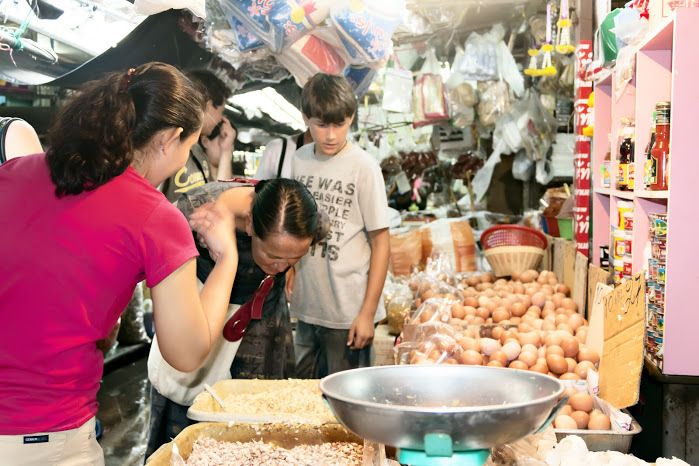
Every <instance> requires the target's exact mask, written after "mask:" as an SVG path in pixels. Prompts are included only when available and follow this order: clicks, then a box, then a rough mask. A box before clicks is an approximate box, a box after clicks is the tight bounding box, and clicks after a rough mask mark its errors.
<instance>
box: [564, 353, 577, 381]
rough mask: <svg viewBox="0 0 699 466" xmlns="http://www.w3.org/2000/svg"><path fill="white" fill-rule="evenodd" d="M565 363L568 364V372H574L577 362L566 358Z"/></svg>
mask: <svg viewBox="0 0 699 466" xmlns="http://www.w3.org/2000/svg"><path fill="white" fill-rule="evenodd" d="M566 363H567V364H568V372H575V367H576V366H577V365H578V362H577V361H576V360H575V359H573V358H566ZM578 378H579V377H578Z"/></svg>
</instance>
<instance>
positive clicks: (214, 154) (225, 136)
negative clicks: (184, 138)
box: [201, 118, 237, 180]
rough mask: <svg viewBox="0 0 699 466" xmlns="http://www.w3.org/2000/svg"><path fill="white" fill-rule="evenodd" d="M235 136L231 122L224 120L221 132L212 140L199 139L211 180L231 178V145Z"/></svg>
mask: <svg viewBox="0 0 699 466" xmlns="http://www.w3.org/2000/svg"><path fill="white" fill-rule="evenodd" d="M236 136H237V134H236V131H235V129H234V128H233V126H232V125H231V122H230V121H228V119H227V118H224V119H223V120H222V123H221V132H220V133H219V134H218V136H216V137H215V138H213V139H209V138H207V137H206V136H204V137H202V138H201V145H202V147H203V148H204V150H206V159H207V161H208V162H209V168H210V170H211V179H212V180H230V179H231V178H233V145H234V144H235V138H236Z"/></svg>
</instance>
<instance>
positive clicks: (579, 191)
mask: <svg viewBox="0 0 699 466" xmlns="http://www.w3.org/2000/svg"><path fill="white" fill-rule="evenodd" d="M575 56H576V63H575V66H576V73H575V76H576V77H575V154H574V158H573V163H574V164H575V175H574V176H575V178H574V180H573V186H574V187H575V207H574V208H573V214H574V219H573V225H574V227H575V230H574V234H575V242H576V243H577V248H578V251H579V252H581V253H582V254H585V255H586V256H588V257H589V255H590V254H589V251H590V187H591V179H592V176H591V173H590V155H591V151H592V144H590V138H589V137H587V136H583V128H584V127H586V126H588V125H593V124H594V122H593V121H592V109H591V108H590V107H589V106H588V105H587V103H588V98H589V97H590V93H591V92H592V83H591V82H590V81H584V80H583V79H582V75H583V74H584V71H585V67H586V66H587V64H589V63H590V62H591V61H592V57H593V55H592V41H580V43H579V44H578V47H577V50H576V52H575Z"/></svg>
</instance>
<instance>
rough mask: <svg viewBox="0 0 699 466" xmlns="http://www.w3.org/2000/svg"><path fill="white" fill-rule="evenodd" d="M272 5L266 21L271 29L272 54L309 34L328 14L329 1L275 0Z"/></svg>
mask: <svg viewBox="0 0 699 466" xmlns="http://www.w3.org/2000/svg"><path fill="white" fill-rule="evenodd" d="M272 3H273V6H272V8H271V10H270V12H269V16H268V18H267V21H269V23H270V25H271V27H272V37H273V38H274V46H273V47H271V48H272V51H274V52H279V51H280V50H283V49H284V48H286V47H288V46H289V45H291V44H292V43H294V42H296V41H297V40H299V39H300V38H301V37H303V36H304V35H306V34H308V33H309V32H311V31H312V30H313V29H315V27H316V26H317V25H319V24H321V23H322V22H323V21H325V19H326V18H327V17H328V15H329V14H330V1H329V0H301V1H295V0H275V1H273V2H272Z"/></svg>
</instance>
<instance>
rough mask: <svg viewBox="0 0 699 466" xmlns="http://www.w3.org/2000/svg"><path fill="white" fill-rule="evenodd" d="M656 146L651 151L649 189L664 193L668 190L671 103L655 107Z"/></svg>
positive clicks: (660, 103) (659, 104)
mask: <svg viewBox="0 0 699 466" xmlns="http://www.w3.org/2000/svg"><path fill="white" fill-rule="evenodd" d="M655 115H656V122H655V144H654V145H653V149H651V151H650V156H651V163H650V181H651V184H650V186H649V188H650V189H651V190H653V191H664V190H666V189H667V188H668V179H667V169H668V162H669V160H670V102H658V103H657V104H656V105H655Z"/></svg>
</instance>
